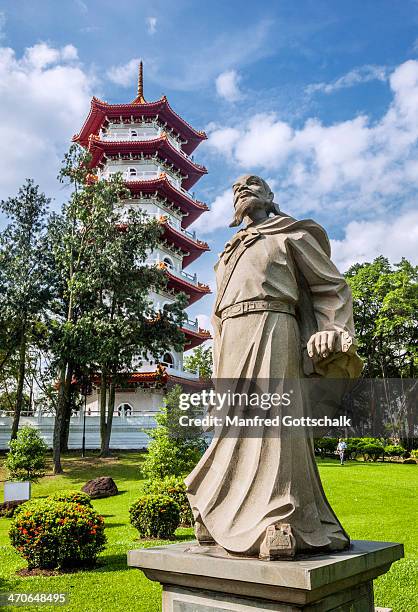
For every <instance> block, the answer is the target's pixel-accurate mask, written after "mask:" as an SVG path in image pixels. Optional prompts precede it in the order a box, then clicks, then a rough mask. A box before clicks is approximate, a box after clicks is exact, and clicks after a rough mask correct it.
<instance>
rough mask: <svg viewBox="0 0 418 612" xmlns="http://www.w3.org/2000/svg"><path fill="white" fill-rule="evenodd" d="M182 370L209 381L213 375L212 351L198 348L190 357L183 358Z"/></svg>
mask: <svg viewBox="0 0 418 612" xmlns="http://www.w3.org/2000/svg"><path fill="white" fill-rule="evenodd" d="M184 368H185V370H187V371H188V372H193V373H194V374H197V373H198V374H199V376H200V378H205V379H209V378H212V374H213V359H212V349H211V348H204V347H202V346H198V347H197V348H195V349H194V350H193V352H192V354H191V355H188V356H187V357H185V358H184Z"/></svg>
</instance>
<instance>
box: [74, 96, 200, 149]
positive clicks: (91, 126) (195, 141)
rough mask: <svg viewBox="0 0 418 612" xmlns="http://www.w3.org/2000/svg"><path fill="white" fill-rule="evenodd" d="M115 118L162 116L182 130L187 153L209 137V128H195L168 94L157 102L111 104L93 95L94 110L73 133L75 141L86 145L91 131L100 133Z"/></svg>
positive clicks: (179, 131)
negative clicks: (78, 130)
mask: <svg viewBox="0 0 418 612" xmlns="http://www.w3.org/2000/svg"><path fill="white" fill-rule="evenodd" d="M113 118H114V119H119V118H121V119H122V121H123V120H129V121H131V120H132V119H133V120H135V119H137V120H142V119H158V120H160V121H161V122H162V123H163V124H164V123H166V124H167V126H168V127H169V128H171V129H173V130H174V131H175V132H177V133H178V134H179V136H180V137H181V139H182V140H185V141H186V142H185V144H183V145H182V148H183V150H184V151H185V153H187V154H190V153H192V152H193V151H194V150H195V149H196V147H197V146H198V145H199V144H200V143H201V142H202V141H203V140H206V139H207V136H206V134H205V132H199V131H197V130H195V129H194V128H192V126H191V125H189V124H188V123H187V121H185V120H184V119H182V118H181V117H180V116H179V115H177V113H176V112H175V111H174V110H173V109H172V108H171V106H170V105H169V103H168V100H167V98H166V96H163V97H162V98H160V100H157V101H156V102H145V101H143V102H138V101H136V102H131V103H130V104H108V103H107V102H104V101H103V100H99V99H98V98H96V97H93V99H92V101H91V107H90V112H89V114H88V116H87V118H86V120H85V122H84V125H83V127H82V128H81V130H80V132H79V133H78V134H76V135H75V136H74V137H73V141H75V142H79V143H80V144H81V145H83V146H84V147H86V146H87V145H88V140H89V136H90V135H91V134H96V135H97V134H98V133H99V130H100V128H101V127H102V125H103V123H104V122H105V121H106V120H107V119H113Z"/></svg>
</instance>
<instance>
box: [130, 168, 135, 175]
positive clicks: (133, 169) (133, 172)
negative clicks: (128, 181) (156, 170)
mask: <svg viewBox="0 0 418 612" xmlns="http://www.w3.org/2000/svg"><path fill="white" fill-rule="evenodd" d="M129 176H136V168H129Z"/></svg>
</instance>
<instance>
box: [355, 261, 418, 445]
mask: <svg viewBox="0 0 418 612" xmlns="http://www.w3.org/2000/svg"><path fill="white" fill-rule="evenodd" d="M346 278H347V281H348V283H349V285H350V287H351V290H352V293H353V311H354V322H355V328H356V336H357V339H358V342H359V346H358V352H359V354H360V356H361V357H362V358H363V360H364V363H365V367H364V370H363V377H364V378H370V379H374V378H377V379H379V378H380V379H388V378H398V379H404V381H403V382H402V381H400V384H397V385H394V384H392V385H391V386H390V387H388V386H387V385H385V384H383V385H382V384H380V385H376V384H374V385H373V384H372V385H371V386H370V390H369V391H367V392H366V398H367V404H368V405H370V416H371V418H372V421H376V423H377V424H379V412H380V414H382V409H383V407H384V406H386V408H385V411H386V417H387V418H389V421H390V423H388V424H387V426H388V428H389V430H391V431H392V434H393V435H395V434H396V435H405V424H407V434H408V435H409V437H410V438H411V437H413V432H414V427H415V418H416V416H415V412H414V397H415V395H416V389H417V384H418V383H417V381H416V380H415V381H414V380H413V379H415V377H416V373H417V369H418V342H417V341H418V267H416V266H413V265H412V264H411V263H410V262H409V261H407V260H406V259H402V261H401V262H399V263H398V264H395V265H394V266H392V265H391V264H390V263H389V261H388V260H387V259H386V258H385V257H377V258H376V259H375V260H374V261H373V262H372V263H364V264H356V265H354V266H352V267H351V268H350V269H349V270H348V272H347V274H346ZM405 379H407V380H405ZM382 382H383V381H382ZM361 404H363V407H364V405H365V404H364V402H362V401H361V398H360V409H361V407H362V406H361ZM372 429H373V430H375V423H373V426H372Z"/></svg>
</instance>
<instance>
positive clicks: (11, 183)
mask: <svg viewBox="0 0 418 612" xmlns="http://www.w3.org/2000/svg"><path fill="white" fill-rule="evenodd" d="M76 59H77V50H76V48H75V47H74V46H73V45H67V46H65V47H62V48H55V47H51V46H49V45H47V44H45V43H38V44H36V45H34V46H33V47H29V48H27V49H26V50H25V52H24V54H23V56H22V57H21V58H18V57H16V55H15V53H14V51H13V49H11V48H8V47H0V98H1V100H2V113H1V115H0V133H1V139H0V158H1V160H2V172H1V175H0V198H7V197H8V196H10V195H12V194H14V193H15V192H16V190H17V188H18V187H19V186H20V185H21V184H22V183H23V181H24V180H25V179H26V178H29V177H33V178H34V179H35V181H36V182H38V183H39V184H40V186H41V189H42V190H43V191H45V192H47V194H48V195H51V194H56V193H57V191H58V190H59V189H60V186H59V184H58V183H57V181H56V176H57V172H58V169H59V165H60V163H61V159H62V157H63V154H64V152H65V150H66V149H67V148H68V146H69V145H70V141H71V137H72V135H73V134H74V132H76V131H77V130H78V129H79V127H81V125H82V123H83V121H84V119H85V116H86V114H87V112H88V109H89V103H90V98H91V96H92V87H93V86H94V84H95V82H94V79H93V77H92V76H91V75H89V74H88V73H87V72H86V71H85V70H84V69H83V68H82V66H81V65H79V64H78V63H76V61H75V60H76Z"/></svg>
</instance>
